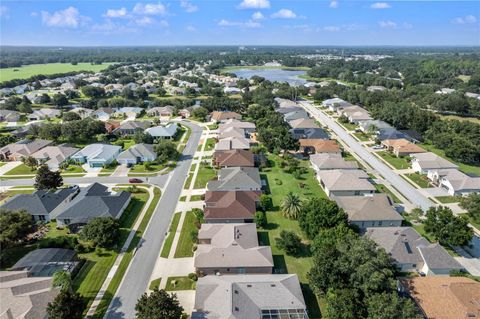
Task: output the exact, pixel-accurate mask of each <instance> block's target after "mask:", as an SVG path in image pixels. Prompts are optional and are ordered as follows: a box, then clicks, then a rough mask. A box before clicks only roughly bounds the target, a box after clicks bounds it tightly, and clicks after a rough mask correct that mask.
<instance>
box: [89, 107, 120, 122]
mask: <svg viewBox="0 0 480 319" xmlns="http://www.w3.org/2000/svg"><path fill="white" fill-rule="evenodd" d="M116 111H117V110H116V109H113V108H111V107H101V108H99V109H97V110H95V111H93V112H92V114H91V115H90V116H91V117H92V118H94V119H97V120H100V121H108V120H109V119H110V117H111V116H112V115H113V114H114V113H115V112H116Z"/></svg>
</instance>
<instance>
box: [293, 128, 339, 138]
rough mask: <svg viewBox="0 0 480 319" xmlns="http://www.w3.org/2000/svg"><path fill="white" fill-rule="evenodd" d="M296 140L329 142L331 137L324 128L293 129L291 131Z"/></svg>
mask: <svg viewBox="0 0 480 319" xmlns="http://www.w3.org/2000/svg"><path fill="white" fill-rule="evenodd" d="M290 133H292V136H293V138H295V139H297V140H298V139H321V140H328V139H330V136H329V135H328V133H327V132H325V130H324V129H323V128H292V129H290Z"/></svg>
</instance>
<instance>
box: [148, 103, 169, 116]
mask: <svg viewBox="0 0 480 319" xmlns="http://www.w3.org/2000/svg"><path fill="white" fill-rule="evenodd" d="M174 113H175V108H174V107H173V106H171V105H166V106H156V107H152V108H150V109H148V110H147V115H148V116H160V117H172V116H173V114H174Z"/></svg>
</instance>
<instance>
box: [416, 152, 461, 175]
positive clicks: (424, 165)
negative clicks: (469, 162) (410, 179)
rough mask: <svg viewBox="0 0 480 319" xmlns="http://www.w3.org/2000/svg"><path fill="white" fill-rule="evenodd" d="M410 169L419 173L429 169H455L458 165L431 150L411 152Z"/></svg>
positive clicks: (426, 171) (424, 172)
mask: <svg viewBox="0 0 480 319" xmlns="http://www.w3.org/2000/svg"><path fill="white" fill-rule="evenodd" d="M410 156H411V157H412V161H411V164H412V169H413V170H414V171H415V172H417V173H420V174H427V173H428V171H431V170H439V169H457V168H458V166H457V165H455V164H453V163H451V162H449V161H447V160H446V159H444V158H442V157H440V156H438V155H437V154H435V153H432V152H425V153H416V154H411V155H410Z"/></svg>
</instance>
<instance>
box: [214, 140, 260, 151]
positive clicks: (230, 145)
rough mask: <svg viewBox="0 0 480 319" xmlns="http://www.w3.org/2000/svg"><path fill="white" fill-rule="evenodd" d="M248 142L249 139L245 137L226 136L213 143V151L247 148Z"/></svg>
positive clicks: (248, 147) (248, 146)
mask: <svg viewBox="0 0 480 319" xmlns="http://www.w3.org/2000/svg"><path fill="white" fill-rule="evenodd" d="M250 144H251V142H250V140H249V139H247V138H245V137H241V138H238V137H227V138H222V139H220V140H219V141H218V142H217V144H215V151H229V150H249V149H250Z"/></svg>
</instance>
